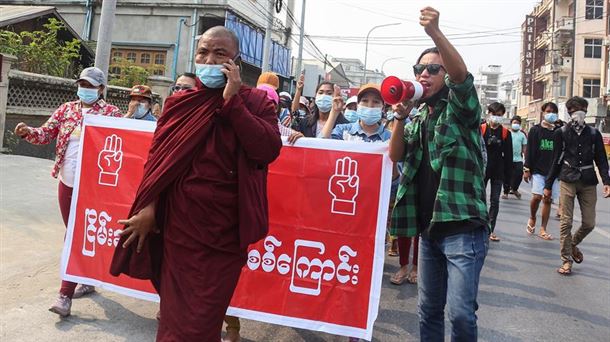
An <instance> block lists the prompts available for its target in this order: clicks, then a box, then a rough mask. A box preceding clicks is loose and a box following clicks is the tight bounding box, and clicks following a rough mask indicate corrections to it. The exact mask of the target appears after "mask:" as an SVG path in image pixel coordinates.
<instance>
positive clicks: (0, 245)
mask: <svg viewBox="0 0 610 342" xmlns="http://www.w3.org/2000/svg"><path fill="white" fill-rule="evenodd" d="M52 165H53V164H52V161H50V160H43V159H35V158H28V157H20V156H8V155H0V225H1V229H0V340H1V341H133V342H136V341H138V342H140V341H154V337H155V332H156V328H157V321H156V320H155V313H156V311H157V304H155V303H150V302H145V301H141V300H136V299H132V298H128V297H125V296H121V295H118V294H115V293H112V292H108V291H101V292H100V293H97V294H95V295H93V296H91V297H87V298H82V299H76V300H74V302H73V305H72V316H70V317H68V318H67V319H60V318H59V317H58V316H57V315H55V314H52V313H50V312H49V311H47V309H48V307H49V306H50V305H51V304H52V303H53V301H54V300H55V298H56V295H57V291H58V290H59V283H60V280H59V260H60V254H61V248H62V240H63V235H64V231H65V229H64V225H63V222H62V220H61V216H60V214H59V207H58V204H57V181H56V180H54V179H53V178H51V176H50V170H51V167H52ZM521 190H522V193H523V199H522V200H517V199H515V198H514V197H511V198H510V199H509V200H501V203H500V215H499V217H498V225H497V226H498V227H497V229H496V233H497V235H498V236H499V237H500V238H501V239H502V241H501V242H499V243H493V242H492V243H491V244H490V249H489V254H488V257H487V259H486V261H485V266H484V268H483V273H482V275H481V285H480V290H479V305H480V308H479V311H478V317H479V336H480V340H482V341H494V342H499V341H508V342H517V341H554V342H555V341H608V340H609V338H610V267H609V265H610V199H602V198H601V187H598V194H600V195H599V197H598V204H597V223H598V225H597V227H596V229H595V230H594V231H593V233H591V234H590V235H589V236H588V237H587V239H586V240H585V242H583V244H582V245H581V250H582V252H583V253H584V258H585V260H584V262H583V263H582V264H580V265H577V264H575V266H574V268H573V274H572V276H570V277H563V276H560V275H559V274H557V273H556V271H555V269H556V268H557V267H559V266H560V263H561V262H560V258H559V239H558V237H559V221H558V220H556V219H554V218H551V221H550V224H549V229H548V231H549V233H550V234H552V235H553V236H554V237H555V238H556V239H555V240H553V241H544V240H542V239H540V238H537V237H533V236H528V235H527V233H526V231H525V226H526V223H527V218H528V216H529V214H528V213H529V200H530V194H529V190H530V186H529V185H528V184H523V185H522V186H521ZM554 212H555V210H553V214H552V215H554ZM579 215H580V213H579V212H577V213H576V214H575V216H576V217H579ZM539 220H540V219H539ZM577 225H578V223H577V222H576V223H575V226H577ZM397 270H398V258H386V264H385V274H384V279H383V288H382V293H381V304H380V310H379V317H378V319H377V323H376V324H375V330H374V339H373V340H374V341H417V340H418V322H417V288H416V286H415V285H409V284H406V283H405V284H404V285H402V286H395V285H392V284H390V282H389V277H390V276H391V275H392V274H393V273H394V272H395V271H397ZM447 334H449V330H448V327H447ZM242 336H243V341H245V342H249V341H308V342H318V341H320V342H322V341H346V340H347V339H346V338H345V337H342V338H340V337H335V336H330V335H328V334H322V333H317V332H312V331H305V330H298V329H293V328H287V327H280V326H274V325H270V324H264V323H259V322H254V321H246V320H242Z"/></svg>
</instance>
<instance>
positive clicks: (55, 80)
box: [7, 70, 158, 113]
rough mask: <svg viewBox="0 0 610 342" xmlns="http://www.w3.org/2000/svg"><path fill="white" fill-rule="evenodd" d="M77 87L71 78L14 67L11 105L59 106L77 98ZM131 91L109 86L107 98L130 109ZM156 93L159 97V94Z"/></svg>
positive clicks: (122, 107) (9, 100)
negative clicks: (34, 72)
mask: <svg viewBox="0 0 610 342" xmlns="http://www.w3.org/2000/svg"><path fill="white" fill-rule="evenodd" d="M76 89H77V86H76V83H75V81H74V80H71V79H66V78H60V77H53V76H47V75H39V74H33V73H29V72H23V71H19V70H11V71H10V73H9V89H8V99H7V106H8V107H21V108H47V109H56V108H57V107H59V106H60V105H61V104H63V103H65V102H69V101H75V100H77V99H78V98H77V97H76ZM129 92H130V89H129V88H123V87H116V86H108V90H107V92H106V102H108V103H110V104H113V105H115V106H117V107H119V109H120V110H121V112H122V113H126V112H127V107H128V105H129ZM154 97H156V98H157V99H158V95H156V94H155V95H154Z"/></svg>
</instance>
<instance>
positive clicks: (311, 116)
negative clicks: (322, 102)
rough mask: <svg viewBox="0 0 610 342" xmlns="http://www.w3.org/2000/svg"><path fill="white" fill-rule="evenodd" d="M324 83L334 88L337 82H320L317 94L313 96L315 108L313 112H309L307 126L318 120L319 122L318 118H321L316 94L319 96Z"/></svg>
mask: <svg viewBox="0 0 610 342" xmlns="http://www.w3.org/2000/svg"><path fill="white" fill-rule="evenodd" d="M324 85H330V87H331V88H332V89H333V91H334V89H335V84H334V83H333V82H330V81H323V82H321V83H320V84H318V86H317V87H316V94H315V95H314V98H313V100H312V101H313V109H312V111H311V114H309V117H308V118H307V126H311V125H313V124H315V123H316V122H318V120H320V110H319V109H318V105H316V99H315V98H316V96H318V90H320V88H322V86H324Z"/></svg>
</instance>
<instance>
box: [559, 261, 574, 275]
mask: <svg viewBox="0 0 610 342" xmlns="http://www.w3.org/2000/svg"><path fill="white" fill-rule="evenodd" d="M557 273H559V274H561V275H565V276H567V275H570V274H572V263H571V262H569V261H566V262H564V263H563V265H561V267H559V268H558V269H557Z"/></svg>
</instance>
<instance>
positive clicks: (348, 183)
mask: <svg viewBox="0 0 610 342" xmlns="http://www.w3.org/2000/svg"><path fill="white" fill-rule="evenodd" d="M359 187H360V178H359V177H358V162H357V161H355V160H352V159H351V158H350V157H345V158H343V159H337V162H336V163H335V174H334V175H333V176H332V177H330V180H329V182H328V192H330V194H331V195H332V197H333V201H332V207H331V210H330V211H331V212H332V213H333V214H342V215H356V197H357V196H358V190H359V189H358V188H359Z"/></svg>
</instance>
